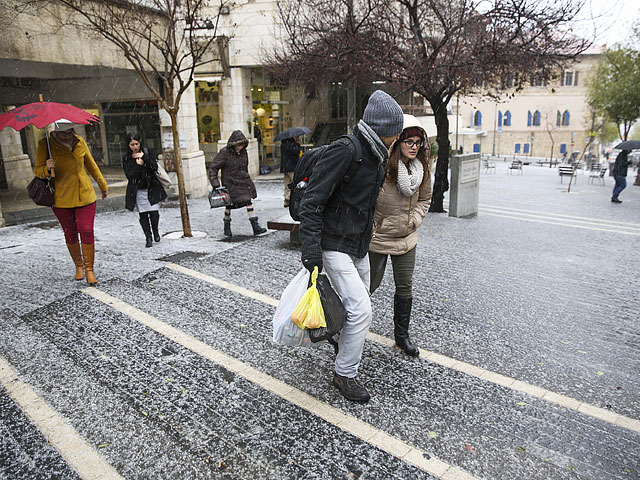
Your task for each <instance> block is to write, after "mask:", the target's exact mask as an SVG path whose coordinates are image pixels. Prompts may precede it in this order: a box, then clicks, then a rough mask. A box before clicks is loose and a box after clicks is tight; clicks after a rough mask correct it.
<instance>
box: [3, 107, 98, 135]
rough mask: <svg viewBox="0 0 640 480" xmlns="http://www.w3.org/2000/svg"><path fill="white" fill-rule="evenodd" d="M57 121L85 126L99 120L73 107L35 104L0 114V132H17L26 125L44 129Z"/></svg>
mask: <svg viewBox="0 0 640 480" xmlns="http://www.w3.org/2000/svg"><path fill="white" fill-rule="evenodd" d="M58 120H68V121H70V122H72V123H80V124H83V125H87V124H89V123H91V122H99V121H100V118H98V117H96V116H95V115H93V114H92V113H89V112H85V111H84V110H82V109H80V108H77V107H74V106H73V105H67V104H64V103H55V102H36V103H29V104H27V105H23V106H21V107H18V108H14V109H13V110H9V111H8V112H6V113H3V114H1V115H0V130H2V129H3V128H5V127H11V128H13V129H14V130H16V131H19V130H22V129H23V128H24V127H26V126H27V125H35V126H36V127H38V128H44V127H46V126H47V125H49V124H50V123H53V122H57V121H58Z"/></svg>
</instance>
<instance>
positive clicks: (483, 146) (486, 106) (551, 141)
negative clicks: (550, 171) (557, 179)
mask: <svg viewBox="0 0 640 480" xmlns="http://www.w3.org/2000/svg"><path fill="white" fill-rule="evenodd" d="M599 55H600V53H599V50H597V49H596V50H593V51H590V52H587V53H585V54H583V55H582V56H580V58H579V59H578V62H577V63H575V64H573V65H570V66H568V67H567V68H566V70H564V71H563V72H562V73H561V74H560V75H559V78H557V79H556V80H554V81H550V82H548V84H546V85H543V84H541V83H542V82H538V84H537V85H536V82H535V81H534V82H533V83H534V84H533V85H531V84H530V85H529V86H528V87H525V88H524V89H523V90H522V91H520V92H517V93H516V92H509V91H505V94H504V95H503V96H502V99H501V100H497V101H496V100H493V99H489V98H487V97H481V96H465V97H462V96H461V97H460V98H456V99H454V100H452V102H451V103H452V104H451V105H450V107H451V110H452V113H454V115H455V113H457V114H458V116H459V117H458V129H457V130H456V128H455V125H450V140H451V145H452V147H454V148H455V146H456V145H457V147H458V148H460V147H462V150H463V151H464V152H465V153H466V152H479V153H482V154H488V155H501V156H514V155H515V156H530V157H534V158H549V157H553V158H562V157H563V156H564V155H565V154H566V155H567V156H570V155H571V153H572V152H575V151H579V152H580V153H581V152H582V151H583V150H584V148H585V146H586V145H587V144H588V143H589V133H590V132H591V116H590V111H589V109H588V105H587V79H588V78H589V77H590V75H591V74H592V73H593V72H594V71H595V69H596V68H597V63H598V59H599ZM454 121H455V120H454ZM456 133H457V135H456ZM456 137H457V143H456ZM592 148H593V153H594V154H595V155H597V154H598V148H597V144H595V143H594V145H593V147H592Z"/></svg>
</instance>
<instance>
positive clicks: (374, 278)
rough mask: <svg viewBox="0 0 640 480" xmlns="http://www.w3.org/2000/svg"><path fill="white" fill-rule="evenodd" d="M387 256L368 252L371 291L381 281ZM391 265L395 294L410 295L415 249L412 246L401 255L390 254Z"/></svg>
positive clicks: (400, 295)
mask: <svg viewBox="0 0 640 480" xmlns="http://www.w3.org/2000/svg"><path fill="white" fill-rule="evenodd" d="M387 257H389V255H386V254H383V253H373V252H369V263H370V266H371V293H373V292H375V291H376V289H377V288H378V287H379V286H380V283H381V282H382V278H383V277H384V271H385V269H386V268H387ZM391 266H392V267H393V281H394V283H395V284H396V295H397V296H399V297H403V298H408V297H411V296H412V295H411V286H412V284H413V270H414V268H415V266H416V249H415V248H412V249H411V250H409V251H408V252H407V253H403V254H402V255H391Z"/></svg>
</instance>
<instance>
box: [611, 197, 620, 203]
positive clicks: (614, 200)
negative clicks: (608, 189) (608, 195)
mask: <svg viewBox="0 0 640 480" xmlns="http://www.w3.org/2000/svg"><path fill="white" fill-rule="evenodd" d="M611 201H612V202H613V203H622V200H618V199H617V198H612V199H611Z"/></svg>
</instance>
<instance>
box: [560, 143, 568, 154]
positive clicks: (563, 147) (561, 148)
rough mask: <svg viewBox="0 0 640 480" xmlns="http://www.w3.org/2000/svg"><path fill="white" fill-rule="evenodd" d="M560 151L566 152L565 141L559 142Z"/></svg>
mask: <svg viewBox="0 0 640 480" xmlns="http://www.w3.org/2000/svg"><path fill="white" fill-rule="evenodd" d="M560 153H567V144H566V143H561V144H560Z"/></svg>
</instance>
